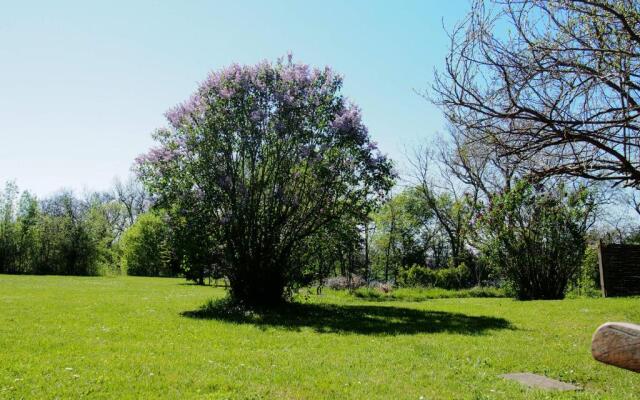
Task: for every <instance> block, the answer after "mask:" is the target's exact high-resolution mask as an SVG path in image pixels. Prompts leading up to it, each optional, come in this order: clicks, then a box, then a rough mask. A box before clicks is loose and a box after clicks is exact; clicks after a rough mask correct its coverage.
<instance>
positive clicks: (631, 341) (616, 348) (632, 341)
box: [591, 322, 640, 372]
mask: <svg viewBox="0 0 640 400" xmlns="http://www.w3.org/2000/svg"><path fill="white" fill-rule="evenodd" d="M591 354H593V358H595V359H596V360H598V361H600V362H603V363H605V364H610V365H615V366H616V367H620V368H624V369H628V370H631V371H635V372H640V325H636V324H629V323H626V322H607V323H606V324H603V325H601V326H600V327H599V328H598V329H597V330H596V333H595V334H594V335H593V340H592V341H591Z"/></svg>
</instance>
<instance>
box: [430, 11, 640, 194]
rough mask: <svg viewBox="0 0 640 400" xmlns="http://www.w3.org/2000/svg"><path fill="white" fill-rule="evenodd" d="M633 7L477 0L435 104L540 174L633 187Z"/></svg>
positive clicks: (472, 135) (639, 50) (638, 149)
mask: <svg viewBox="0 0 640 400" xmlns="http://www.w3.org/2000/svg"><path fill="white" fill-rule="evenodd" d="M639 90H640V2H638V1H637V0H548V1H547V0H495V1H492V2H490V3H489V2H485V1H482V0H476V1H475V2H474V3H473V6H472V10H471V12H470V13H469V14H468V16H467V17H466V19H465V20H464V21H462V22H461V23H460V24H459V25H458V26H456V27H455V28H454V30H453V32H452V33H451V48H450V53H449V55H448V56H447V59H446V67H445V69H444V71H442V72H440V73H437V74H436V83H435V84H434V93H433V94H432V96H431V97H432V99H433V100H434V101H435V102H436V103H437V104H439V105H440V106H442V108H443V110H444V112H445V114H446V116H447V118H448V119H449V120H450V121H451V122H453V123H454V124H456V125H457V126H460V127H461V128H463V129H462V132H463V133H464V134H465V135H468V137H467V142H468V143H484V144H487V145H490V146H493V147H495V148H496V149H498V151H499V153H500V155H501V156H507V157H511V158H512V159H515V158H517V159H519V160H520V161H522V160H524V161H526V162H527V165H528V167H529V169H530V171H531V172H532V173H533V174H535V175H538V176H548V175H570V176H579V177H583V178H588V179H593V180H603V181H610V182H612V183H613V184H614V185H621V186H631V187H636V188H638V187H640V125H639V124H638V119H639V116H640V107H639V106H638V102H639V101H640V92H639Z"/></svg>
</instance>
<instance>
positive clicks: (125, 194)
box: [113, 177, 151, 226]
mask: <svg viewBox="0 0 640 400" xmlns="http://www.w3.org/2000/svg"><path fill="white" fill-rule="evenodd" d="M113 186H114V189H113V190H114V196H115V198H116V200H118V202H120V203H121V204H122V205H123V206H124V208H125V210H126V225H127V226H131V225H132V224H133V223H134V222H135V220H136V217H137V216H138V215H139V214H141V213H143V212H145V211H147V210H148V209H149V206H150V203H151V199H150V197H149V194H148V193H147V191H146V190H145V188H144V186H143V185H142V183H141V182H140V181H139V180H137V179H136V178H134V177H129V178H128V179H127V180H126V181H125V182H122V181H121V180H120V179H116V180H115V182H114V185H113Z"/></svg>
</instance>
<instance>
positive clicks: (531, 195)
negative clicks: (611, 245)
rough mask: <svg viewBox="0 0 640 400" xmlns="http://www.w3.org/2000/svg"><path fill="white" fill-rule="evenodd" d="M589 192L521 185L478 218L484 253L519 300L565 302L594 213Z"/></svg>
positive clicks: (501, 197)
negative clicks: (560, 300)
mask: <svg viewBox="0 0 640 400" xmlns="http://www.w3.org/2000/svg"><path fill="white" fill-rule="evenodd" d="M590 201H591V200H590V194H589V192H588V191H586V190H578V191H572V192H570V191H567V190H565V189H564V188H563V187H557V188H552V189H542V188H538V187H534V186H532V185H531V184H529V183H527V182H519V183H518V184H517V185H516V186H515V187H514V188H513V189H512V190H511V191H509V192H507V193H505V194H503V195H500V196H496V197H494V198H493V199H492V202H491V204H490V206H489V207H488V209H487V210H486V213H485V214H484V215H483V216H482V217H481V218H480V225H481V227H482V230H483V234H484V236H485V239H484V243H483V245H482V248H481V250H482V253H483V256H484V257H485V259H486V261H487V262H488V263H489V265H491V266H492V268H493V270H494V271H496V273H497V274H498V276H499V277H500V278H503V279H505V280H506V281H507V282H508V283H509V285H510V286H511V287H512V288H513V289H514V291H515V294H516V297H517V298H518V299H521V300H532V299H561V298H563V297H564V295H565V291H566V289H567V287H568V285H569V284H570V282H571V281H572V280H573V279H575V277H576V276H577V275H578V272H579V271H580V268H581V265H582V260H583V255H584V253H585V247H586V242H585V232H586V229H587V222H588V220H589V219H588V218H587V217H588V216H589V213H590V212H591V208H590V207H591V203H590Z"/></svg>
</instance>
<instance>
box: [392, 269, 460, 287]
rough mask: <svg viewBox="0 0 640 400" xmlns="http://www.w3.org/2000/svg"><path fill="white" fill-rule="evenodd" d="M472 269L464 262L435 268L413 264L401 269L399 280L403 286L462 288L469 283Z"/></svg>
mask: <svg viewBox="0 0 640 400" xmlns="http://www.w3.org/2000/svg"><path fill="white" fill-rule="evenodd" d="M470 278H471V271H470V270H469V268H468V267H467V266H466V265H465V264H464V263H462V264H460V265H459V266H457V267H451V268H439V269H433V268H428V267H425V266H421V265H413V266H412V267H410V268H409V269H406V270H404V271H401V272H400V274H399V276H398V282H399V283H400V284H401V286H409V287H416V286H423V287H439V288H443V289H461V288H464V287H466V286H467V285H468V283H469V281H470Z"/></svg>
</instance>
